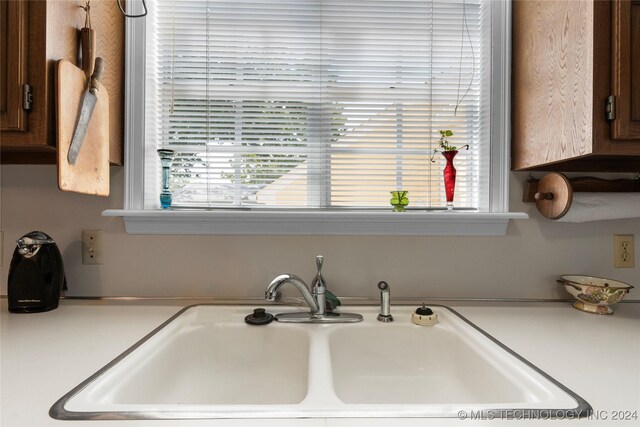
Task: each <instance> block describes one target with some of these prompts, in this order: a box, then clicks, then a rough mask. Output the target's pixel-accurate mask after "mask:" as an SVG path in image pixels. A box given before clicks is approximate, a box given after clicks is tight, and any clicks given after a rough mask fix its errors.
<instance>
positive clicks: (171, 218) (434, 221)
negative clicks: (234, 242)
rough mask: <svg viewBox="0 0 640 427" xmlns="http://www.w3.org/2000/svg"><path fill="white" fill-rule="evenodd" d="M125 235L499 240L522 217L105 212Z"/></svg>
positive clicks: (422, 213) (523, 216)
mask: <svg viewBox="0 0 640 427" xmlns="http://www.w3.org/2000/svg"><path fill="white" fill-rule="evenodd" d="M102 215H103V216H107V217H123V218H124V223H125V229H126V232H127V234H220V235H223V234H226V235H231V234H233V235H378V236H391V235H397V236H407V235H409V236H504V235H505V234H506V232H507V225H508V224H509V220H511V219H526V218H528V215H527V214H526V213H522V212H505V213H480V212H425V211H408V212H404V213H397V212H370V211H367V212H361V211H350V212H308V211H305V212H292V211H287V212H279V211H228V210H222V211H195V210H194V211H188V210H179V211H178V210H175V211H174V210H170V211H164V210H114V209H112V210H106V211H104V212H102Z"/></svg>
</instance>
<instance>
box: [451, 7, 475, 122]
mask: <svg viewBox="0 0 640 427" xmlns="http://www.w3.org/2000/svg"><path fill="white" fill-rule="evenodd" d="M465 35H466V36H467V38H468V39H469V49H471V59H472V61H473V63H472V66H471V79H470V80H469V86H467V90H466V91H465V92H464V94H463V95H462V97H460V85H461V84H462V54H463V52H464V36H465ZM475 76H476V53H475V51H474V49H473V41H472V40H471V34H470V33H469V25H468V23H467V3H466V1H465V0H462V34H461V40H460V67H459V71H458V95H457V100H456V101H457V102H456V108H455V109H454V110H453V115H454V116H457V115H458V107H460V104H462V101H464V99H465V98H466V97H467V94H468V93H469V91H470V90H471V85H472V84H473V79H474V78H475Z"/></svg>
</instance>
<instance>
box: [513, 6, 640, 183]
mask: <svg viewBox="0 0 640 427" xmlns="http://www.w3.org/2000/svg"><path fill="white" fill-rule="evenodd" d="M512 94H513V104H512V107H513V122H512V125H513V126H512V167H513V169H514V170H554V171H578V172H599V171H601V172H620V171H628V172H639V171H640V0H613V1H602V0H581V1H571V0H568V1H545V0H541V1H532V0H516V1H514V3H513V80H512ZM609 113H615V117H608V115H609Z"/></svg>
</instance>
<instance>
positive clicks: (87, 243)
mask: <svg viewBox="0 0 640 427" xmlns="http://www.w3.org/2000/svg"><path fill="white" fill-rule="evenodd" d="M102 248H103V245H102V230H82V263H83V264H85V265H102V253H103V252H102V250H103V249H102Z"/></svg>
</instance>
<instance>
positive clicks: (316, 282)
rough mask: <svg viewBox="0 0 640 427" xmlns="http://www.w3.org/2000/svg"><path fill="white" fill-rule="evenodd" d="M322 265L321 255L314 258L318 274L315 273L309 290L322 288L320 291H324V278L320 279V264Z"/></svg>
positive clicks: (322, 258) (325, 286)
mask: <svg viewBox="0 0 640 427" xmlns="http://www.w3.org/2000/svg"><path fill="white" fill-rule="evenodd" d="M323 263H324V257H323V256H322V255H318V256H317V257H316V268H317V269H318V272H317V273H316V277H314V278H313V281H312V282H311V289H316V290H317V289H318V288H322V289H326V288H327V285H326V283H325V282H324V277H322V264H323Z"/></svg>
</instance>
